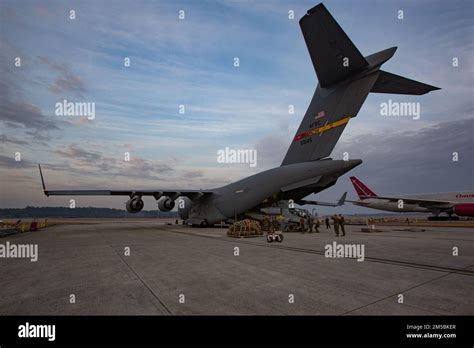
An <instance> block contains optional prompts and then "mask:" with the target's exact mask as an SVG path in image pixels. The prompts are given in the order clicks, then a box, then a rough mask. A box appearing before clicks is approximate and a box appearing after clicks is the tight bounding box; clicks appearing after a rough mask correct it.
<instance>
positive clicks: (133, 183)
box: [0, 0, 474, 213]
mask: <svg viewBox="0 0 474 348" xmlns="http://www.w3.org/2000/svg"><path fill="white" fill-rule="evenodd" d="M314 5H316V2H315V1H306V0H305V1H276V0H274V1H270V0H259V1H256V0H255V1H253V0H243V1H238V0H229V1H225V0H221V1H199V2H198V1H171V0H170V1H42V2H38V1H14V0H2V1H1V2H0V22H1V29H0V34H1V50H0V51H1V52H0V54H1V57H0V59H1V62H0V64H1V79H0V125H1V126H0V127H1V128H0V141H1V147H0V174H1V191H0V192H1V199H0V206H1V207H24V206H26V205H35V206H42V205H50V206H61V205H67V204H68V201H69V197H50V198H46V197H44V196H43V195H42V192H41V184H40V181H39V175H38V171H37V168H36V164H37V163H41V164H42V166H43V171H44V174H45V179H46V182H47V186H48V188H49V189H62V188H66V189H67V188H71V189H72V188H77V189H95V188H104V189H105V188H111V189H117V188H121V189H128V188H130V189H133V188H136V189H138V188H142V189H159V188H165V189H167V188H196V189H197V188H212V187H217V186H220V185H224V184H227V183H230V182H231V181H234V180H237V179H240V178H243V177H245V176H247V175H250V174H253V173H256V172H259V171H263V170H265V169H269V168H271V167H274V166H278V165H280V163H281V160H282V159H283V157H284V154H285V152H286V150H287V148H288V145H289V143H290V140H291V139H292V137H293V136H294V134H295V132H296V129H297V127H298V125H299V123H300V121H301V119H302V116H303V115H304V112H305V111H306V107H307V105H308V103H309V101H310V99H311V97H312V93H313V91H314V88H315V86H316V84H317V79H316V75H315V73H314V70H313V66H312V64H311V61H310V58H309V55H308V53H307V50H306V46H305V44H304V40H303V37H302V35H301V32H300V29H299V25H298V19H299V18H300V17H301V16H302V15H303V14H304V13H305V12H306V10H307V9H309V8H311V7H313V6H314ZM325 5H326V7H327V8H328V9H329V11H330V12H331V13H332V14H333V16H334V17H335V18H336V20H337V21H338V22H339V23H340V25H341V26H342V28H343V29H344V30H345V31H346V33H347V34H348V35H349V37H350V38H351V39H352V41H353V42H354V43H355V45H356V46H357V47H358V48H359V50H360V51H361V52H362V53H363V54H364V55H368V54H372V53H374V52H377V51H380V50H382V49H385V48H388V47H392V46H398V50H397V52H396V54H395V56H394V57H393V58H392V59H391V60H390V61H389V62H387V63H386V64H385V65H384V67H383V69H384V70H386V71H390V72H392V73H395V74H399V75H403V76H407V77H409V78H412V79H415V80H419V81H422V82H426V83H429V84H432V85H434V86H438V87H441V88H442V89H441V90H439V91H434V92H431V93H430V94H428V95H425V96H421V97H414V96H396V95H384V94H371V95H369V97H368V99H367V101H366V102H365V104H364V106H363V107H362V109H361V110H360V112H359V115H358V116H357V117H356V118H354V119H352V120H351V121H350V122H349V124H348V126H347V127H346V130H345V132H344V134H343V136H342V137H341V139H340V141H339V143H338V145H337V146H336V148H335V149H334V151H333V154H332V157H333V158H337V159H340V158H342V156H343V153H344V152H348V153H349V156H350V158H361V159H363V161H364V163H363V164H362V165H360V166H359V167H357V168H356V169H354V170H353V171H352V172H351V173H350V174H353V175H356V176H358V177H359V178H360V179H361V180H363V181H364V182H366V183H367V184H368V185H369V186H370V187H371V188H372V189H373V190H374V191H375V192H377V193H383V194H411V193H425V192H437V191H454V190H473V189H474V181H473V180H474V164H473V163H474V161H473V154H474V139H473V137H474V117H473V111H474V108H473V79H472V76H473V75H472V74H473V72H474V62H473V49H474V41H473V38H474V30H473V21H472V18H473V15H474V3H473V2H472V1H468V0H466V1H460V0H455V1H449V2H446V1H434V0H433V1H423V0H422V1H374V0H362V1H361V0H358V1H354V0H352V1H347V0H346V1H342V0H340V1H327V2H325ZM71 10H73V11H74V12H75V19H71V18H70V16H71V12H70V11H71ZM180 10H183V11H184V15H185V18H184V20H181V19H180V18H179V11H180ZM290 10H293V11H294V13H295V19H289V18H288V12H289V11H290ZM399 10H402V11H403V19H402V20H400V19H398V18H397V17H398V15H399V12H398V11H399ZM235 57H238V58H239V60H240V66H239V67H234V58H235ZM454 57H456V58H457V60H458V63H459V64H458V66H453V58H454ZM16 58H20V59H21V66H16V65H15V62H18V60H16ZM126 58H129V59H130V66H128V67H127V66H124V60H125V59H126ZM64 99H66V100H68V101H72V102H90V103H92V102H93V103H95V119H93V120H90V119H88V118H87V117H72V116H57V115H55V104H56V103H57V102H59V101H62V100H64ZM388 99H392V100H393V101H399V102H411V101H417V102H420V104H421V117H420V119H419V120H413V118H411V117H384V116H381V115H380V104H381V103H383V102H387V101H388ZM290 104H292V105H294V106H295V113H294V114H289V113H288V105H290ZM180 105H184V108H185V112H184V114H181V113H179V106H180ZM225 147H230V148H235V149H256V150H257V154H258V164H257V166H256V167H255V168H249V166H248V165H245V164H221V163H218V162H217V151H218V150H219V149H223V148H225ZM125 152H128V153H130V161H128V162H127V161H125V160H124V153H125ZM453 152H457V153H458V154H459V160H458V161H457V162H453V160H452V157H453ZM17 153H20V154H21V161H15V154H17ZM348 176H349V175H345V176H343V177H341V178H340V179H339V181H338V183H337V184H336V185H335V186H334V187H332V188H330V189H328V190H326V191H324V192H322V193H320V194H318V195H317V196H314V197H311V198H314V199H320V200H327V201H334V200H336V199H337V198H338V197H339V196H340V195H341V194H342V193H343V192H344V191H348V192H349V197H350V198H355V193H354V191H353V189H352V187H351V185H350V183H349V179H348ZM124 201H125V198H120V197H113V198H110V197H109V198H106V197H99V198H95V197H87V198H84V197H82V198H80V199H77V204H78V206H89V205H93V206H103V207H117V208H123V206H124V205H123V203H124ZM145 203H146V205H145V208H146V209H154V208H155V205H154V203H153V202H152V200H149V201H146V202H145ZM328 209H331V208H328ZM339 211H340V212H344V213H354V212H367V210H365V209H364V208H359V207H353V206H351V205H347V206H345V207H343V208H341V209H339ZM321 212H323V213H325V212H332V210H327V209H321Z"/></svg>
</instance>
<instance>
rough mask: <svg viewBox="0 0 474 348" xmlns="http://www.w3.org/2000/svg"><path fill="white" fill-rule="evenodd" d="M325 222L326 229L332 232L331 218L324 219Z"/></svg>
mask: <svg viewBox="0 0 474 348" xmlns="http://www.w3.org/2000/svg"><path fill="white" fill-rule="evenodd" d="M324 222H325V223H326V229H327V230H330V229H331V224H330V223H329V218H328V217H327V216H326V219H324Z"/></svg>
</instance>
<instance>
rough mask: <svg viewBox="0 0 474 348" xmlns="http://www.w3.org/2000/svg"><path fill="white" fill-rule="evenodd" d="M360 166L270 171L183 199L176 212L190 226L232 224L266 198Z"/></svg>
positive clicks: (323, 164) (319, 164)
mask: <svg viewBox="0 0 474 348" xmlns="http://www.w3.org/2000/svg"><path fill="white" fill-rule="evenodd" d="M360 163H362V161H361V160H348V161H342V160H320V161H310V162H303V163H295V164H290V165H285V166H281V167H277V168H273V169H270V170H266V171H264V172H261V173H258V174H255V175H252V176H249V177H247V178H245V179H242V180H239V181H236V182H234V183H231V184H229V185H226V186H223V187H220V188H216V189H214V190H213V191H214V192H215V193H214V194H212V195H211V196H204V197H201V198H198V199H196V200H194V201H191V200H190V199H184V203H185V204H184V207H183V208H180V209H178V211H179V214H180V217H181V218H182V219H184V220H188V221H189V222H191V223H194V224H199V223H200V222H203V221H204V222H206V223H208V224H214V223H218V222H221V221H229V220H233V219H234V218H235V217H236V216H239V215H240V214H243V213H245V212H246V211H248V210H249V209H252V208H254V207H255V206H257V205H259V204H261V203H262V202H263V201H264V200H266V199H268V198H272V197H275V196H278V195H279V194H281V193H282V192H284V191H291V190H292V189H294V188H298V187H300V186H306V185H307V184H308V182H314V183H317V182H318V181H319V180H320V179H321V178H323V177H328V176H330V177H332V176H334V177H335V178H336V179H337V177H339V176H341V175H343V174H344V173H346V172H347V171H349V170H351V169H352V168H354V167H355V166H357V165H359V164H360ZM300 198H302V197H294V199H295V200H296V199H300ZM290 199H291V197H290Z"/></svg>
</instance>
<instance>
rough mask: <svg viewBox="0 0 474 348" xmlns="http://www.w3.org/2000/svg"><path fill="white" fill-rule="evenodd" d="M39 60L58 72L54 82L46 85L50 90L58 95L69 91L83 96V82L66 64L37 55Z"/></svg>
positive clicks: (84, 90) (84, 89)
mask: <svg viewBox="0 0 474 348" xmlns="http://www.w3.org/2000/svg"><path fill="white" fill-rule="evenodd" d="M39 60H40V61H41V62H42V63H44V64H46V65H47V66H48V67H49V68H50V69H51V70H52V71H55V72H56V73H57V74H58V75H57V76H56V79H55V80H54V82H53V83H52V84H51V85H50V86H49V87H48V89H49V90H50V91H51V92H53V93H55V94H57V95H60V96H62V95H64V93H71V94H73V95H76V96H80V97H83V94H84V93H85V92H86V88H85V86H84V83H83V81H82V79H81V78H80V77H79V76H78V75H76V74H74V73H73V72H72V69H71V68H70V67H69V66H68V65H66V64H64V63H59V62H54V61H52V60H50V59H49V58H47V57H39Z"/></svg>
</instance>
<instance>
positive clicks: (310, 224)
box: [306, 214, 313, 233]
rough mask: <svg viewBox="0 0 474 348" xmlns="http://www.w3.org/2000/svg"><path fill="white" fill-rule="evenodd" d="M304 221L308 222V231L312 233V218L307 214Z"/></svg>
mask: <svg viewBox="0 0 474 348" xmlns="http://www.w3.org/2000/svg"><path fill="white" fill-rule="evenodd" d="M306 220H307V221H308V230H309V233H313V218H312V217H311V215H309V214H308V216H307V218H306Z"/></svg>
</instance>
